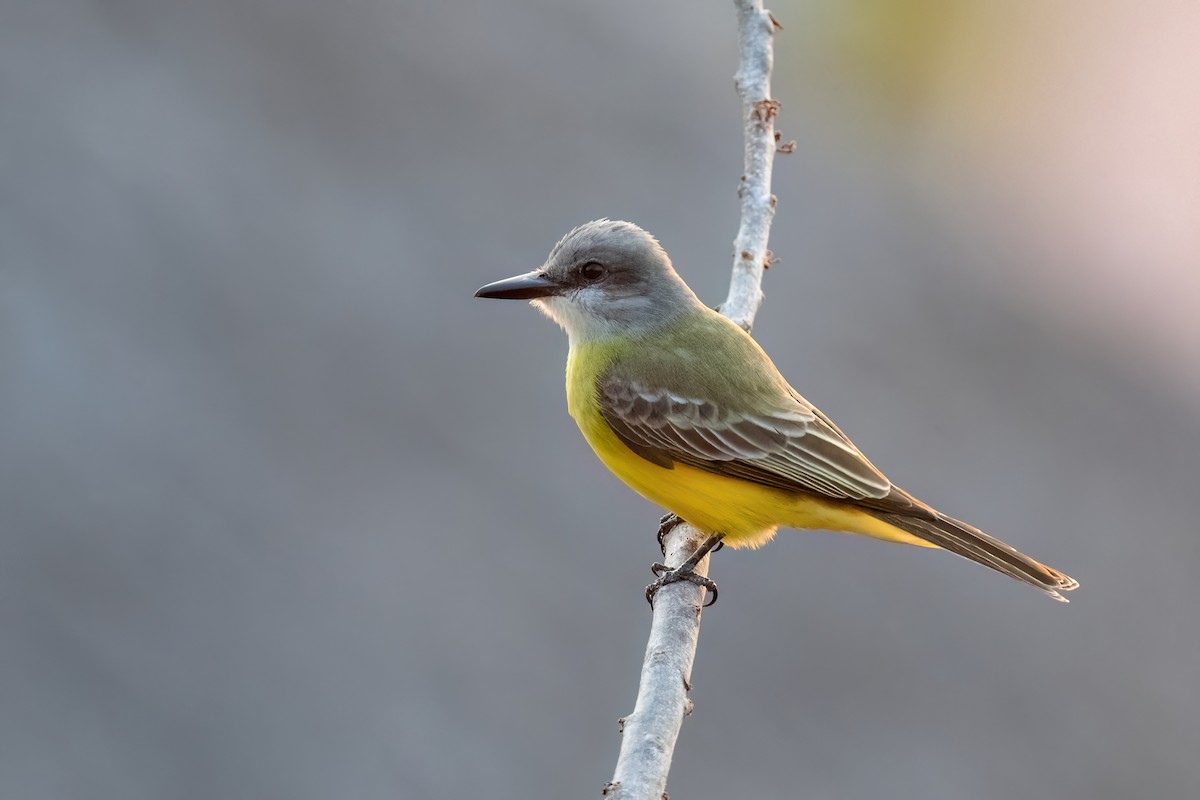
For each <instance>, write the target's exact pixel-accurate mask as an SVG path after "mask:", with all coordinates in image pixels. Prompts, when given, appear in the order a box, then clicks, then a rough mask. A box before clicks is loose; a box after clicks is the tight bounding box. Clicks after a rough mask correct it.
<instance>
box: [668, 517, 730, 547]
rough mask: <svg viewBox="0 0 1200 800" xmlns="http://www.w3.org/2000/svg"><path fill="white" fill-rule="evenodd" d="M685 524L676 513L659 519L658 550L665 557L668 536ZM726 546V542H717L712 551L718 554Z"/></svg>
mask: <svg viewBox="0 0 1200 800" xmlns="http://www.w3.org/2000/svg"><path fill="white" fill-rule="evenodd" d="M682 524H683V517H681V516H679V515H678V514H675V513H667V514H663V515H662V516H661V517H659V519H658V549H659V550H661V551H662V554H663V555H664V556H665V555H666V554H667V534H668V533H670V532H671V531H673V530H675V528H676V526H678V525H682ZM724 546H725V542H717V546H716V547H714V548H713V549H712V552H714V553H715V552H717V551H718V550H720V549H721V548H722V547H724Z"/></svg>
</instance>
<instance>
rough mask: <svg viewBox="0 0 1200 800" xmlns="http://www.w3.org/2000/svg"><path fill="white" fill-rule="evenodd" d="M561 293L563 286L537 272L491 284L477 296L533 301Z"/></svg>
mask: <svg viewBox="0 0 1200 800" xmlns="http://www.w3.org/2000/svg"><path fill="white" fill-rule="evenodd" d="M560 291H562V287H561V286H559V285H558V284H557V283H555V282H554V281H552V280H550V279H549V278H547V277H546V276H544V275H542V274H541V273H540V272H536V271H535V272H526V273H525V274H524V275H517V276H516V277H513V278H505V279H504V280H502V281H496V282H495V283H489V284H488V285H487V286H484V287H483V288H481V289H480V290H479V291H477V292H475V296H476V297H496V298H499V299H501V300H532V299H534V298H535V297H546V296H548V295H552V294H558V293H559V292H560Z"/></svg>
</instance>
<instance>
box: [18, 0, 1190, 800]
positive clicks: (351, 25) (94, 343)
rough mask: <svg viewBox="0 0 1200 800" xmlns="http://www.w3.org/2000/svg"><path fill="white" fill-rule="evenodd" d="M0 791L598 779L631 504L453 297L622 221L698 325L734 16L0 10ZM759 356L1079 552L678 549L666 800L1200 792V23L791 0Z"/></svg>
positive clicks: (638, 516)
mask: <svg viewBox="0 0 1200 800" xmlns="http://www.w3.org/2000/svg"><path fill="white" fill-rule="evenodd" d="M0 8H2V11H3V19H4V23H3V25H0V118H2V120H3V123H2V125H0V381H2V384H0V454H2V458H0V470H2V476H3V479H2V480H0V534H2V538H0V548H2V550H0V552H2V556H0V621H2V622H0V624H2V630H3V645H2V648H0V710H2V713H0V796H3V797H5V798H22V800H38V799H39V798H114V799H116V798H120V799H121V800H137V799H139V798H198V799H199V798H242V797H245V798H285V797H286V798H328V797H339V798H396V797H403V798H410V797H411V798H460V797H474V796H487V797H494V798H524V797H566V796H578V797H588V796H596V797H598V796H599V792H600V787H601V785H602V784H603V783H604V782H605V781H606V780H607V779H608V777H609V776H610V775H611V773H612V768H613V765H614V763H615V757H616V752H617V748H618V743H619V739H618V734H617V718H618V717H620V716H621V715H623V714H624V713H626V712H628V711H629V710H630V709H631V707H632V703H633V697H634V692H635V689H636V681H637V672H638V668H639V664H640V660H641V656H642V650H643V648H644V646H645V638H646V634H647V631H648V625H649V613H648V611H647V608H646V604H645V601H644V600H643V599H642V593H641V590H642V587H643V586H644V585H645V584H646V582H647V581H648V580H649V579H650V573H649V570H648V565H649V564H650V562H651V561H652V560H654V559H655V557H656V556H657V549H656V546H655V543H654V536H653V533H654V522H655V519H656V517H657V515H658V513H659V512H658V510H657V509H655V508H653V507H652V506H650V505H649V504H648V503H646V502H644V501H642V500H641V499H640V498H638V497H637V496H635V495H634V494H633V493H632V492H630V491H629V490H627V489H625V488H624V487H623V486H621V485H620V484H619V483H618V482H617V481H616V480H615V479H614V478H612V477H610V476H609V475H608V474H607V473H606V472H605V471H604V469H603V467H601V465H600V464H599V462H598V461H596V460H595V458H594V457H593V456H592V455H591V453H590V452H589V451H588V449H587V447H586V445H585V444H584V442H583V441H582V439H581V438H580V437H579V435H578V433H577V431H576V429H575V427H574V424H573V423H572V421H571V420H570V419H569V418H568V416H567V414H566V409H565V403H564V399H563V388H562V383H563V381H562V375H563V361H564V354H565V349H566V342H565V338H564V337H563V336H562V334H561V333H560V332H559V331H557V330H556V329H555V328H554V327H553V326H552V325H551V324H550V323H548V322H547V321H546V320H544V319H541V318H539V316H538V315H537V314H536V313H534V312H533V311H532V310H530V309H528V308H525V307H523V305H522V304H518V303H499V302H494V301H480V300H473V299H472V297H471V294H472V292H473V291H474V290H475V288H477V287H478V286H479V285H480V284H482V283H484V282H486V281H489V280H493V279H496V278H501V277H506V276H508V275H511V274H514V273H516V272H520V271H524V270H526V269H528V268H531V267H533V266H536V265H537V264H539V263H540V262H541V260H542V259H543V258H544V257H545V255H546V253H547V252H548V251H549V249H550V247H551V245H552V244H553V243H554V241H555V240H556V239H557V238H558V237H559V236H561V235H562V234H563V233H565V232H566V231H567V230H568V229H569V228H570V227H572V226H573V225H576V224H578V223H580V222H583V221H586V220H588V219H592V218H596V217H600V216H610V217H614V218H626V219H631V220H634V221H637V222H638V223H640V224H642V225H643V226H645V227H647V228H648V229H650V230H651V231H652V232H654V233H655V234H656V235H658V236H659V237H660V239H661V240H662V242H663V244H664V245H665V246H666V248H667V250H668V251H669V252H670V253H671V255H672V256H673V258H674V260H675V263H676V265H677V267H678V268H679V269H680V271H681V273H682V274H683V275H684V277H685V278H686V279H687V280H688V281H689V282H690V283H691V284H692V286H693V287H694V288H695V289H696V290H697V291H698V293H699V294H700V295H701V296H702V297H703V298H705V299H707V300H709V301H711V302H712V303H714V304H715V303H717V302H719V301H720V299H721V298H722V297H723V296H724V293H725V289H726V283H727V280H728V267H729V264H730V256H731V242H732V239H733V235H734V232H735V230H736V225H737V204H736V197H735V188H736V185H737V179H738V175H739V173H740V163H741V162H740V159H741V142H740V121H739V110H738V105H737V100H736V97H735V95H734V92H733V86H732V74H733V72H734V69H735V56H736V54H735V52H734V46H733V45H734V19H733V12H732V8H731V6H730V4H728V3H726V2H715V3H705V4H697V3H687V2H683V0H675V2H664V3H653V4H647V3H638V2H634V1H633V0H621V1H620V2H610V3H564V2H552V1H551V0H535V1H533V2H519V3H518V2H512V1H511V0H509V1H505V2H482V0H477V1H476V2H463V3H457V4H437V3H418V2H412V1H411V0H398V1H396V2H377V0H349V1H348V2H344V3H337V4H330V3H318V2H282V0H239V2H232V1H231V0H206V2H200V1H199V0H174V1H173V2H166V3H164V2H151V1H150V0H109V2H83V1H82V0H38V2H12V1H11V0H10V1H9V2H4V3H3V4H2V6H0ZM773 8H774V11H775V12H776V15H777V16H778V17H779V18H780V20H781V21H782V22H783V24H784V26H785V29H784V31H783V32H782V33H781V34H780V36H779V37H778V40H777V49H778V57H777V71H776V76H775V89H776V95H777V96H778V97H779V99H780V100H781V101H782V102H783V113H782V116H781V119H780V125H781V128H782V130H783V133H784V136H785V138H794V139H796V140H797V152H796V154H795V155H793V156H790V157H781V158H780V159H779V160H778V161H777V164H776V183H775V191H776V193H777V194H778V196H779V213H778V216H777V218H776V224H775V228H774V233H773V237H772V240H771V247H772V249H773V251H774V252H775V253H776V254H777V256H778V257H779V262H778V264H776V265H775V267H774V268H772V269H771V270H770V271H769V273H768V274H767V276H766V283H765V289H766V291H767V300H766V304H765V305H764V307H763V310H762V313H761V314H760V316H759V323H758V326H757V327H756V331H755V333H756V335H757V336H758V338H759V339H760V341H761V342H762V343H763V344H764V346H765V347H766V349H767V350H768V352H770V353H772V354H773V355H774V357H775V359H776V361H777V363H778V365H779V366H780V368H781V370H782V371H783V372H784V374H785V375H787V376H788V377H789V378H790V379H791V381H792V383H793V384H794V385H795V386H796V387H797V388H798V389H800V391H802V392H804V393H805V394H806V395H807V396H808V397H809V399H811V400H813V401H814V402H816V403H817V404H819V405H820V406H821V407H822V408H823V409H824V410H825V411H826V412H828V413H829V414H830V415H831V416H832V417H833V418H834V419H835V420H837V421H838V422H839V424H841V426H842V427H843V428H845V429H846V430H847V431H848V432H849V434H850V435H851V436H853V437H854V439H855V440H856V442H857V443H858V444H859V445H860V446H861V447H862V448H863V449H864V450H865V451H866V452H867V453H868V454H869V455H870V456H871V457H872V458H873V460H874V461H875V462H876V463H877V464H878V465H879V466H880V467H881V468H882V469H884V470H885V471H887V472H888V473H889V474H890V475H891V476H892V477H893V479H895V480H896V481H897V482H899V483H900V484H902V485H904V486H905V487H906V488H908V489H909V490H911V491H913V492H914V493H916V494H917V495H918V496H921V497H923V498H924V499H926V500H928V501H929V502H931V503H934V504H936V505H938V506H939V507H941V508H942V509H944V510H945V511H947V512H949V513H952V514H955V515H957V516H961V517H964V518H966V519H968V520H971V521H973V522H975V523H976V524H978V525H980V526H981V527H983V528H984V529H986V530H988V531H990V532H992V533H994V534H996V535H998V536H1000V537H1002V538H1004V539H1006V540H1008V541H1010V542H1012V543H1013V544H1015V545H1017V546H1018V547H1021V548H1022V549H1024V550H1027V551H1028V552H1030V553H1031V554H1033V555H1034V556H1035V557H1037V558H1040V559H1042V560H1045V561H1046V562H1048V563H1050V564H1052V565H1054V566H1057V567H1060V568H1062V569H1063V570H1066V571H1068V572H1069V573H1070V574H1072V575H1074V576H1076V577H1078V578H1079V579H1080V580H1081V581H1082V583H1083V587H1082V589H1080V590H1079V591H1078V592H1076V593H1075V595H1074V596H1073V598H1072V599H1073V601H1074V602H1072V604H1071V605H1070V606H1059V605H1057V604H1055V603H1052V602H1050V601H1048V600H1047V599H1046V598H1044V597H1043V596H1041V595H1040V594H1038V593H1037V592H1035V591H1032V590H1030V589H1028V588H1025V587H1022V586H1019V585H1018V584H1016V583H1014V582H1012V581H1008V580H1005V579H1004V578H1003V577H1001V576H998V575H994V574H991V573H988V572H986V571H985V570H983V569H981V568H979V567H977V566H975V565H972V564H969V563H967V562H965V561H961V560H958V559H954V558H952V557H950V556H948V555H945V554H941V553H931V552H926V551H920V550H917V549H915V548H903V547H897V546H889V545H884V544H880V543H876V542H871V541H868V540H861V539H858V538H852V537H847V536H842V535H837V534H830V533H824V532H821V533H804V534H798V533H793V532H783V533H781V534H780V536H779V537H778V538H777V539H776V541H775V542H774V543H772V544H771V545H770V547H769V548H768V549H767V550H766V551H763V552H758V553H744V552H738V553H734V552H729V551H726V552H723V553H721V554H720V555H718V556H717V557H716V558H715V560H714V567H713V569H714V574H715V577H716V578H717V579H718V581H719V582H720V585H721V589H722V592H721V602H720V603H719V604H718V605H717V606H716V607H715V608H714V609H712V611H711V612H709V613H706V614H705V620H704V626H703V630H702V634H701V640H700V650H699V656H698V659H697V663H696V668H695V673H694V683H695V688H694V691H693V699H694V700H695V702H696V711H695V714H694V715H693V716H692V717H691V718H690V719H688V720H687V722H686V724H685V726H684V729H683V733H682V736H681V739H680V743H679V747H678V750H677V756H676V761H675V765H674V769H673V772H672V775H671V780H670V785H669V787H668V788H669V791H670V794H671V796H672V797H673V798H701V797H764V798H775V797H778V798H792V797H803V798H873V797H879V796H889V797H922V798H963V797H971V798H995V799H996V800H1000V799H1007V798H1013V797H1032V796H1047V797H1057V798H1081V799H1082V798H1087V799H1088V800H1098V799H1100V798H1131V797H1138V798H1194V797H1197V796H1200V764H1198V762H1197V756H1198V755H1200V688H1198V687H1200V681H1198V680H1197V673H1198V671H1200V625H1198V624H1197V621H1196V618H1197V610H1198V606H1200V584H1198V582H1197V580H1196V577H1195V571H1196V568H1197V566H1198V563H1200V532H1198V524H1200V523H1198V522H1197V520H1200V481H1198V476H1200V456H1198V451H1200V366H1198V365H1200V313H1198V309H1200V159H1197V150H1196V142H1197V141H1200V105H1198V104H1197V103H1196V102H1195V100H1196V97H1197V96H1198V92H1200V57H1198V56H1197V55H1196V50H1195V47H1194V43H1195V41H1196V40H1197V36H1198V35H1200V26H1198V25H1197V23H1198V21H1200V20H1198V14H1197V7H1196V6H1194V5H1192V4H1185V3H1173V2H1169V1H1168V0H1162V1H1161V2H1159V1H1158V0H1155V2H1149V3H1139V4H1133V3H1130V4H1097V3H1089V2H1086V0H1070V2H1067V1H1064V2H1062V3H1056V4H1039V3H1036V2H1034V0H1022V1H1021V2H1014V3H1011V4H995V3H988V2H984V0H975V1H974V2H951V0H920V2H913V3H908V4H883V3H874V2H834V0H813V1H812V2H798V1H796V2H778V3H776V4H774V6H773Z"/></svg>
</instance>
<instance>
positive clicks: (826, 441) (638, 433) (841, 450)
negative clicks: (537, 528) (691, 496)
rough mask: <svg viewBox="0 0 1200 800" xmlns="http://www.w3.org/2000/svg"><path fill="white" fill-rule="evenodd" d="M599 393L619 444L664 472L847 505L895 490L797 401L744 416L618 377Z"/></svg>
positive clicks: (785, 399)
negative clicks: (708, 475) (724, 478)
mask: <svg viewBox="0 0 1200 800" xmlns="http://www.w3.org/2000/svg"><path fill="white" fill-rule="evenodd" d="M597 388H598V392H597V395H598V400H599V403H600V409H601V414H602V415H603V416H604V419H605V421H607V422H608V424H609V426H611V427H612V429H613V431H614V432H615V433H616V434H617V436H618V437H619V438H620V439H621V441H623V442H624V443H625V444H626V445H627V446H628V447H629V448H630V449H631V450H633V451H634V452H636V453H638V454H640V455H642V456H643V457H644V458H647V459H648V460H650V461H653V462H654V463H656V464H659V465H661V466H668V467H669V466H672V465H673V464H675V463H683V464H688V465H690V466H694V467H699V468H701V469H706V470H709V471H710V472H715V473H719V474H724V475H730V476H734V477H738V478H742V479H745V480H750V481H755V482H757V483H762V484H765V485H767V486H776V487H779V488H782V489H802V490H806V491H810V492H817V493H819V494H823V495H827V496H829V497H833V498H837V499H843V500H868V499H882V498H885V497H888V495H889V494H890V493H891V491H892V484H891V482H890V481H888V479H887V478H885V477H884V476H883V474H882V473H880V472H879V470H877V469H876V468H875V467H874V465H872V464H871V462H870V461H868V460H867V459H866V457H865V456H863V454H862V453H860V452H859V451H858V448H856V447H855V446H854V445H853V444H852V443H851V442H850V440H849V439H847V438H846V436H845V434H843V433H842V432H841V431H840V430H838V429H837V428H836V427H835V426H834V425H833V423H831V422H829V421H828V420H827V419H826V418H825V416H824V415H823V414H821V413H820V412H819V411H817V410H816V408H814V407H813V406H812V405H810V404H809V403H808V402H807V401H805V400H804V398H802V397H800V396H799V395H797V394H794V393H791V394H790V395H788V396H787V397H782V398H780V399H778V400H777V401H776V402H775V403H773V404H770V407H769V408H767V409H765V410H756V411H755V412H754V413H744V412H739V411H735V410H731V409H728V408H720V407H718V406H717V405H716V404H715V403H713V402H712V401H710V400H705V399H701V398H694V397H686V396H683V395H681V394H679V393H677V392H672V391H671V390H669V389H668V388H664V387H655V386H646V385H643V384H640V383H638V382H636V381H629V380H622V379H620V378H618V377H616V376H613V375H607V376H605V377H603V378H602V379H601V380H600V382H599V385H598V387H597Z"/></svg>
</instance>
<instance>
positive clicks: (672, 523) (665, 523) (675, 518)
mask: <svg viewBox="0 0 1200 800" xmlns="http://www.w3.org/2000/svg"><path fill="white" fill-rule="evenodd" d="M682 522H683V519H682V518H681V517H680V516H679V515H678V514H663V515H662V517H660V518H659V520H658V549H659V550H662V554H663V555H664V556H665V555H666V554H667V534H668V533H670V532H671V531H673V530H675V527H676V526H677V525H679V524H681V523H682Z"/></svg>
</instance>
